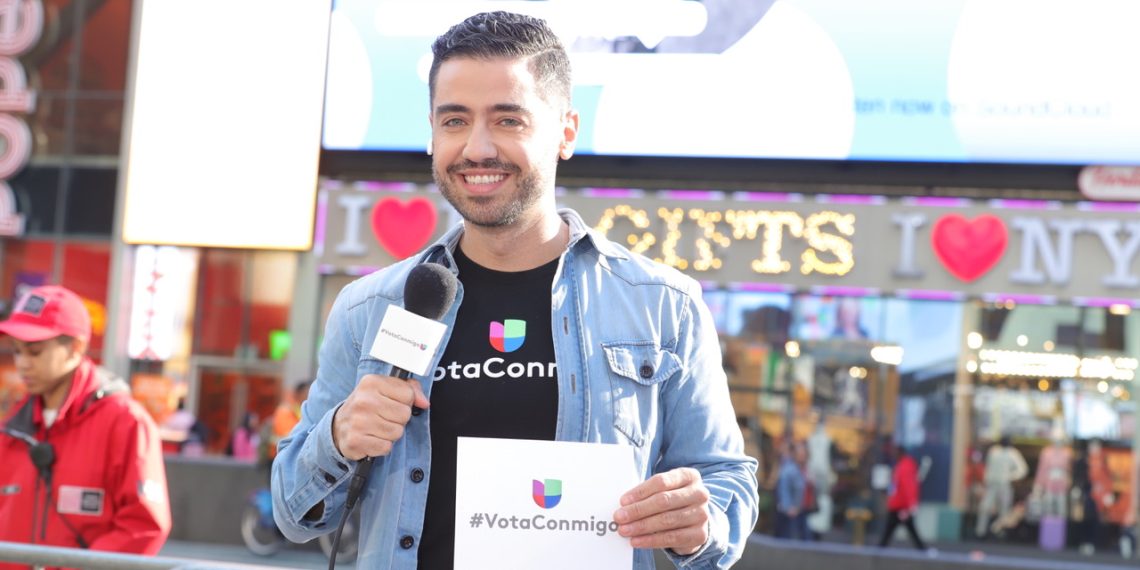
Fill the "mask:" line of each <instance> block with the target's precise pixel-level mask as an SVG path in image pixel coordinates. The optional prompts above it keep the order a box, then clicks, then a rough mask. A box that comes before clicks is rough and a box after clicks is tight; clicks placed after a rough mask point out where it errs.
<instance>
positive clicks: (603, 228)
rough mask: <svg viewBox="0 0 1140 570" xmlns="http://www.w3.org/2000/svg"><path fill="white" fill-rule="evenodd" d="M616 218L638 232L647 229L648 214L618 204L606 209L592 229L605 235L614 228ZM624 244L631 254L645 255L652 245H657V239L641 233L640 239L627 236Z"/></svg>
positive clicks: (647, 233)
mask: <svg viewBox="0 0 1140 570" xmlns="http://www.w3.org/2000/svg"><path fill="white" fill-rule="evenodd" d="M617 218H625V219H627V220H629V221H630V222H632V223H633V226H634V227H635V228H637V229H639V230H644V229H647V228H648V227H649V214H647V213H645V210H635V209H633V208H631V207H630V206H628V205H626V204H619V205H617V206H614V207H613V208H606V211H605V212H603V213H602V219H601V220H599V221H598V225H597V226H594V229H596V230H598V231H599V232H601V234H602V235H606V234H607V233H609V231H610V230H612V229H613V228H614V220H616V219H617ZM626 242H627V243H628V244H629V249H630V251H632V252H633V253H645V252H646V251H647V250H648V249H649V248H650V247H653V244H655V243H657V238H656V237H655V236H654V235H653V234H652V233H650V232H642V234H641V237H638V236H637V235H635V234H629V236H627V237H626Z"/></svg>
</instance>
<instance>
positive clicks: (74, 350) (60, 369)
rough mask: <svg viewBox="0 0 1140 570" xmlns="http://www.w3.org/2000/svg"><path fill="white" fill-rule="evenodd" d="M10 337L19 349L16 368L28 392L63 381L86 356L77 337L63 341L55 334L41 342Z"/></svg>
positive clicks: (48, 389)
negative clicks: (55, 337)
mask: <svg viewBox="0 0 1140 570" xmlns="http://www.w3.org/2000/svg"><path fill="white" fill-rule="evenodd" d="M11 341H12V344H13V345H14V346H15V349H16V372H17V373H18V374H19V375H20V378H21V379H23V381H24V384H26V385H27V387H28V392H29V393H31V394H33V395H36V396H42V395H44V394H46V393H48V392H51V391H52V390H54V389H56V388H58V387H59V386H60V385H61V384H63V383H64V382H65V381H66V380H67V379H68V375H69V374H71V373H72V372H73V371H74V370H75V368H76V367H77V366H79V362H80V361H81V360H82V357H83V356H82V352H81V351H80V350H79V346H78V341H75V342H63V341H61V340H60V339H54V338H53V339H49V340H43V341H39V342H24V341H22V340H17V339H11Z"/></svg>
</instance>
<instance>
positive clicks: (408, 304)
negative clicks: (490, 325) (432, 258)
mask: <svg viewBox="0 0 1140 570" xmlns="http://www.w3.org/2000/svg"><path fill="white" fill-rule="evenodd" d="M457 288H458V286H457V283H456V280H455V276H454V275H452V274H451V272H450V271H448V270H447V269H446V268H444V267H443V266H442V265H439V264H438V263H421V264H420V265H417V266H415V267H413V268H412V271H411V272H410V273H409V274H408V280H407V281H406V282H405V284H404V307H403V308H401V307H397V306H395V305H390V306H389V307H388V310H387V311H386V312H385V313H384V318H383V319H382V320H381V322H380V328H379V330H377V331H376V339H375V340H374V341H373V343H372V349H371V350H369V351H368V353H369V354H370V355H371V356H372V357H374V358H376V359H378V360H381V361H383V362H387V363H389V364H392V365H393V366H395V367H396V368H398V369H401V370H406V371H408V372H411V373H412V374H416V375H419V376H423V375H424V374H426V373H427V371H428V367H429V366H430V365H431V361H432V357H433V356H435V353H436V351H437V350H438V349H439V346H440V343H441V342H442V341H443V335H444V334H445V333H446V332H447V325H445V324H443V323H441V322H439V320H438V319H441V318H443V316H444V315H446V314H447V311H448V310H449V309H450V308H451V305H452V303H454V302H455V293H456V290H457Z"/></svg>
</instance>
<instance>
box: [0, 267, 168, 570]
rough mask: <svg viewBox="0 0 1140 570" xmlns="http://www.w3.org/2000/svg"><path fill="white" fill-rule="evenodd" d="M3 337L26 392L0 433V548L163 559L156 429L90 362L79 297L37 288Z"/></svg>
mask: <svg viewBox="0 0 1140 570" xmlns="http://www.w3.org/2000/svg"><path fill="white" fill-rule="evenodd" d="M0 334H3V335H6V337H7V338H8V339H9V342H10V343H11V345H12V348H13V349H14V350H15V364H16V371H17V373H18V374H19V375H20V378H21V379H23V381H24V382H25V383H26V384H27V387H28V395H27V397H26V398H25V400H24V401H23V402H21V403H20V404H19V405H17V406H16V408H15V410H14V411H13V412H12V414H11V415H10V416H9V417H7V418H5V420H4V423H3V426H2V427H3V429H2V432H3V435H0V466H2V468H0V489H3V492H0V541H8V542H24V543H32V544H43V545H49V546H64V547H72V548H75V547H78V548H87V549H91V550H102V551H113V552H122V553H131V554H156V553H157V552H158V551H159V549H161V548H162V546H163V544H164V543H165V541H166V538H167V536H168V535H169V534H170V526H171V516H170V502H169V497H168V493H167V487H166V469H165V466H164V464H163V457H162V445H161V438H160V437H159V432H158V427H157V426H156V425H155V422H154V420H153V419H152V418H151V417H150V415H149V414H148V413H147V412H146V410H145V409H144V408H143V407H142V405H140V404H139V403H138V402H135V401H134V400H133V399H132V398H131V397H130V390H129V387H128V386H127V384H126V382H124V381H123V380H122V379H119V378H116V377H114V376H112V375H111V374H110V373H108V372H107V371H105V370H103V369H101V368H99V367H98V366H96V365H95V363H94V362H92V360H91V359H90V358H88V357H87V347H88V343H89V341H90V339H91V318H90V315H89V314H88V312H87V308H86V307H85V306H84V304H83V301H82V299H80V297H79V296H78V295H76V294H75V293H74V292H72V291H71V290H69V289H65V288H63V287H59V286H54V285H48V286H43V287H37V288H35V289H32V290H31V291H29V292H28V293H26V294H25V295H24V296H23V297H22V298H20V300H19V301H17V303H16V304H15V306H14V309H13V311H12V314H11V315H10V316H9V318H8V319H7V320H5V321H3V322H0ZM11 568H22V566H16V565H10V564H4V563H0V569H3V570H8V569H11Z"/></svg>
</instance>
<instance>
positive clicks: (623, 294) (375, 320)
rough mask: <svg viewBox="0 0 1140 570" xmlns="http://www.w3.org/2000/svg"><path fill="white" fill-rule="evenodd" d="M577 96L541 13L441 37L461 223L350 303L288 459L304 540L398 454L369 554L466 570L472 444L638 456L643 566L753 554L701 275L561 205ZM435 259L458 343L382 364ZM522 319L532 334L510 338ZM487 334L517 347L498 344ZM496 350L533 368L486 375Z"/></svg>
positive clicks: (366, 501)
mask: <svg viewBox="0 0 1140 570" xmlns="http://www.w3.org/2000/svg"><path fill="white" fill-rule="evenodd" d="M570 86H571V81H570V69H569V58H568V57H567V54H566V51H565V49H564V48H563V47H562V45H561V43H560V42H559V40H558V38H557V37H556V36H555V35H554V33H553V32H552V31H551V29H550V28H549V27H548V26H547V24H546V23H545V22H544V21H542V20H540V19H537V18H533V17H530V16H523V15H518V14H511V13H507V12H492V13H482V14H477V15H475V16H472V17H470V18H468V19H466V20H464V21H463V22H461V23H459V24H458V25H456V26H454V27H452V28H451V29H450V30H449V31H448V32H447V33H446V34H444V35H443V36H441V37H440V38H439V39H437V40H436V42H435V44H434V46H433V62H432V65H431V68H430V71H429V72H428V87H429V89H428V92H429V95H430V108H429V121H430V123H431V128H432V139H431V151H432V163H433V167H432V173H433V175H434V177H435V181H436V184H437V186H438V187H439V189H440V192H441V193H442V194H443V196H444V197H445V198H446V199H447V200H448V201H449V202H450V204H451V205H452V206H453V207H454V208H455V210H456V211H457V212H458V213H459V214H460V216H461V217H462V218H463V222H462V223H461V224H459V225H457V226H455V227H454V228H452V229H451V230H450V231H448V232H447V233H446V234H445V235H444V236H443V237H442V238H441V239H440V240H439V241H438V242H436V243H435V244H434V245H431V246H429V247H428V248H427V249H426V250H424V251H422V252H420V253H418V254H416V255H413V256H412V257H411V258H409V259H408V260H405V261H403V262H400V263H396V264H393V265H391V266H389V267H387V268H385V269H382V270H380V271H377V272H375V273H372V274H371V275H368V276H366V277H364V278H362V279H360V280H357V281H355V282H354V283H352V284H349V285H348V286H346V287H345V288H344V289H343V290H342V291H341V293H340V295H339V297H338V299H337V301H336V302H335V303H334V306H333V309H332V311H331V313H330V315H329V318H328V325H327V328H326V332H325V336H324V342H323V344H322V347H321V349H320V366H319V371H318V373H317V378H316V380H315V381H314V382H313V386H312V388H311V391H310V396H309V400H308V402H307V403H306V405H305V407H304V410H303V413H302V417H301V423H300V424H299V425H298V426H297V428H296V429H295V430H293V432H292V434H290V436H289V437H288V438H286V439H285V440H283V441H282V442H281V446H280V449H279V452H278V456H277V460H276V461H275V462H274V465H273V483H274V484H273V496H274V515H275V516H276V517H277V521H278V523H279V525H280V527H281V529H282V531H283V532H284V533H285V535H286V536H287V537H288V538H290V539H292V540H297V541H306V540H309V539H311V538H313V537H316V536H318V535H320V534H325V533H328V532H330V531H331V530H333V527H334V526H335V524H333V523H334V522H335V521H337V520H338V519H339V518H340V517H341V516H342V515H343V511H344V499H345V495H346V493H345V489H346V488H347V487H348V484H349V479H350V478H351V472H352V468H353V465H354V464H355V462H356V461H357V460H359V459H361V458H363V457H379V458H378V459H377V460H376V461H377V465H382V466H383V469H374V470H373V471H372V476H371V479H370V480H369V481H368V484H367V485H368V486H367V489H366V490H365V492H364V494H363V504H362V506H361V509H362V513H364V515H363V516H365V517H369V518H370V519H371V520H369V521H365V522H362V527H363V528H364V529H366V532H365V533H364V534H363V536H361V537H360V553H359V558H358V560H359V562H358V565H359V566H361V567H366V568H413V567H416V566H417V564H418V567H419V568H429V569H435V568H448V569H450V568H452V564H453V557H454V550H453V544H454V532H455V530H454V529H455V508H456V507H455V482H456V477H457V474H456V456H455V454H456V445H457V444H456V438H457V437H459V436H476V437H507V438H521V439H534V440H562V441H579V442H594V443H609V444H621V445H627V446H635V447H636V448H637V453H636V454H635V458H636V459H635V461H636V468H637V469H638V472H639V474H640V475H641V477H642V478H643V479H644V482H643V483H641V484H639V485H637V486H635V487H634V488H632V489H630V490H629V491H628V492H627V493H626V494H625V495H624V499H625V501H628V502H626V503H624V505H625V506H623V507H621V508H619V509H618V510H617V511H615V513H614V515H613V517H614V519H613V522H614V523H616V524H617V525H618V531H617V532H618V534H619V535H620V536H622V537H626V538H627V539H629V541H630V544H631V545H632V546H633V547H634V548H635V551H634V555H633V557H634V568H635V569H637V570H641V569H649V568H653V567H654V557H653V552H652V549H655V548H656V549H663V550H664V554H665V555H666V556H668V557H669V558H670V559H671V560H672V561H673V562H674V563H675V564H677V565H678V566H686V567H700V568H725V567H728V566H729V565H731V564H732V563H733V562H734V561H735V560H737V559H738V558H739V557H740V555H741V553H742V551H743V548H744V544H745V540H746V538H747V537H748V535H749V533H750V532H751V531H752V528H753V526H754V525H755V522H756V504H757V492H756V476H755V473H756V460H755V459H752V458H750V457H748V456H746V455H745V454H744V442H743V438H742V437H741V434H740V429H739V427H738V426H737V424H736V418H735V413H734V412H733V409H732V405H731V402H730V399H729V393H728V387H727V380H726V377H725V374H724V370H723V368H722V364H721V363H722V357H721V352H720V343H719V340H718V338H717V332H716V327H715V325H714V323H713V320H712V317H711V314H710V312H709V309H708V307H707V306H706V305H705V303H704V302H703V301H702V298H701V296H702V293H701V287H700V285H699V284H698V283H697V282H696V281H695V280H693V279H691V278H689V277H686V276H684V275H683V274H681V273H680V272H678V271H675V270H673V269H671V268H668V267H666V266H664V265H662V264H658V263H655V262H653V261H651V260H648V259H646V258H644V257H642V256H641V255H637V254H634V253H631V252H630V251H629V250H627V249H625V248H624V247H623V246H621V245H620V244H617V243H614V242H611V241H610V240H608V239H606V238H605V237H604V236H603V235H602V234H600V233H598V232H596V231H594V230H593V229H591V228H590V227H588V226H587V225H586V223H585V222H584V221H583V220H582V218H581V216H580V215H579V214H578V213H576V212H574V211H572V210H568V209H561V210H560V209H558V208H557V207H556V198H555V171H556V168H557V163H558V161H559V160H566V159H569V158H570V157H571V156H572V155H573V152H574V143H575V140H576V137H577V134H578V113H577V111H575V110H573V109H572V107H571V103H570ZM427 261H432V262H436V263H439V264H441V265H443V266H445V267H447V268H448V269H449V270H450V271H452V272H454V273H457V275H458V280H459V282H460V289H461V292H460V294H459V295H458V297H457V300H456V303H455V305H454V306H453V307H452V308H451V309H450V310H449V311H448V313H447V314H446V315H444V317H443V319H442V321H443V322H444V323H445V324H446V325H448V326H449V327H450V329H449V330H450V338H451V339H452V341H451V342H450V343H448V344H447V346H446V347H445V348H444V349H443V350H442V355H439V354H437V355H436V356H435V357H434V361H433V363H432V366H431V368H430V369H429V370H430V371H429V373H428V374H427V375H424V376H423V377H419V376H417V377H414V378H413V379H412V380H410V381H408V380H400V379H397V378H395V377H391V376H384V375H383V374H384V373H388V371H389V368H388V367H387V366H386V365H384V364H383V363H380V362H378V361H376V360H375V359H371V358H370V357H368V355H367V350H368V348H367V347H369V346H371V344H372V342H373V339H374V338H375V335H376V330H377V328H378V325H379V322H380V318H381V316H382V315H384V313H385V310H386V308H387V307H388V306H389V305H393V304H394V305H397V306H398V305H399V304H400V303H401V299H402V293H401V291H402V289H403V286H404V283H405V281H406V279H407V275H408V273H409V271H410V270H411V269H412V267H413V266H414V265H416V264H419V263H422V262H427ZM503 319H509V320H510V323H508V324H510V326H512V327H515V329H514V332H512V334H515V336H514V337H513V339H515V340H514V342H515V343H519V344H511V346H510V347H509V348H508V347H506V345H505V344H504V343H503V342H502V341H503V340H504V337H503V335H504V334H505V332H504V331H506V329H505V328H503V327H505V326H506V325H505V324H504V323H503ZM496 324H498V325H499V326H500V328H499V329H495V325H496ZM524 326H525V335H523V334H522V333H521V331H522V330H524V329H523V327H524ZM489 328H490V329H491V330H492V331H494V330H498V331H499V337H498V344H496V341H495V340H494V335H492V338H491V339H490V341H488V340H482V339H488V332H487V331H488V330H489ZM516 333H517V334H516ZM457 339H463V340H462V341H457ZM475 339H480V340H479V341H478V342H476V340H475ZM362 347H364V348H363V349H362ZM497 359H501V360H497ZM492 361H493V362H501V363H502V369H503V370H506V369H507V367H508V366H510V365H515V366H516V367H519V366H521V367H522V368H521V369H520V370H523V371H524V372H523V375H522V376H520V377H519V378H505V377H498V378H496V377H491V376H489V375H478V378H475V377H474V376H475V375H476V374H477V372H478V371H479V370H482V368H481V367H482V366H483V365H484V363H486V362H492ZM429 405H430V407H429ZM413 408H415V410H413ZM429 452H430V459H429ZM429 468H430V469H429ZM409 473H411V474H412V475H411V477H410V478H409Z"/></svg>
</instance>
